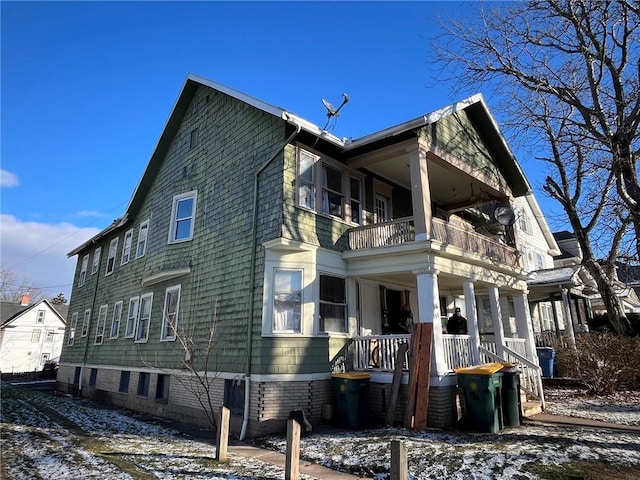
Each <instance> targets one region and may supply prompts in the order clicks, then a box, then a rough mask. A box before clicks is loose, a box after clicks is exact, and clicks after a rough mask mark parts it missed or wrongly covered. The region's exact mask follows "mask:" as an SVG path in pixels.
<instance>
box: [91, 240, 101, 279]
mask: <svg viewBox="0 0 640 480" xmlns="http://www.w3.org/2000/svg"><path fill="white" fill-rule="evenodd" d="M101 255H102V247H98V248H96V249H95V250H94V251H93V263H92V264H91V275H93V274H94V273H97V272H98V269H99V268H100V256H101Z"/></svg>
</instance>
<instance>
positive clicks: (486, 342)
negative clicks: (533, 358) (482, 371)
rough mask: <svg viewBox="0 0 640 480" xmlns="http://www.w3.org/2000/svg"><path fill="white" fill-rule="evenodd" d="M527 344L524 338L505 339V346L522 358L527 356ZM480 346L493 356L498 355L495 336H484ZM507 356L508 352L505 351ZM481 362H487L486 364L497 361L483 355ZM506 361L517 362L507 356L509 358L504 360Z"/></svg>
mask: <svg viewBox="0 0 640 480" xmlns="http://www.w3.org/2000/svg"><path fill="white" fill-rule="evenodd" d="M525 342H526V340H525V339H524V338H505V339H504V343H505V346H506V347H507V348H508V349H510V350H513V351H514V352H516V353H517V354H518V355H520V356H522V357H526V356H527V348H526V347H525ZM480 345H482V346H483V347H484V348H486V349H487V350H489V351H490V352H491V353H492V354H493V355H497V354H498V352H497V350H496V341H495V338H494V337H493V335H483V336H482V339H481V341H480ZM505 355H507V353H506V351H505ZM480 360H482V362H485V363H486V362H493V361H495V360H492V359H489V358H486V357H485V356H483V355H482V354H481V355H480ZM504 361H507V362H517V360H516V359H515V358H509V357H508V355H507V358H505V359H504Z"/></svg>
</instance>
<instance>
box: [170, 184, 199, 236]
mask: <svg viewBox="0 0 640 480" xmlns="http://www.w3.org/2000/svg"><path fill="white" fill-rule="evenodd" d="M197 197H198V194H197V192H196V191H195V190H194V191H192V192H187V193H182V194H180V195H176V196H175V197H173V206H172V207H171V226H170V228H169V243H178V242H186V241H188V240H191V239H192V238H193V224H194V220H195V214H196V200H197Z"/></svg>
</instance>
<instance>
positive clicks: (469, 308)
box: [462, 279, 480, 365]
mask: <svg viewBox="0 0 640 480" xmlns="http://www.w3.org/2000/svg"><path fill="white" fill-rule="evenodd" d="M462 291H463V292H464V306H465V310H466V313H467V331H468V332H469V336H470V339H469V341H470V343H471V359H472V361H473V364H474V365H479V364H480V331H479V329H478V308H477V307H476V291H475V286H474V285H473V279H466V280H464V281H463V282H462Z"/></svg>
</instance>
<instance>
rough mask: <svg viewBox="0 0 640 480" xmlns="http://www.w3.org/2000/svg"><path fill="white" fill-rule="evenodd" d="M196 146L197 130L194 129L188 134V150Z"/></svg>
mask: <svg viewBox="0 0 640 480" xmlns="http://www.w3.org/2000/svg"><path fill="white" fill-rule="evenodd" d="M196 146H198V129H197V128H194V129H193V130H191V133H190V134H189V149H191V148H193V147H196Z"/></svg>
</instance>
